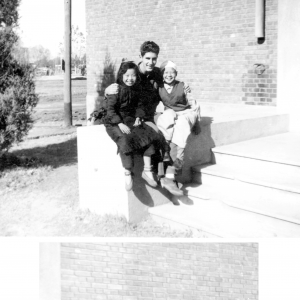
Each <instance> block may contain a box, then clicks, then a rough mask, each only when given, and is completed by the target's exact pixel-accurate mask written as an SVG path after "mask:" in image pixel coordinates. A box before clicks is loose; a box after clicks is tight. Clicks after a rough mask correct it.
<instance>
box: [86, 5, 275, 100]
mask: <svg viewBox="0 0 300 300" xmlns="http://www.w3.org/2000/svg"><path fill="white" fill-rule="evenodd" d="M277 2H278V0H266V39H265V41H264V43H262V44H258V42H257V39H256V38H255V35H254V24H255V1H254V0H209V1H208V0H156V1H152V0H143V1H140V0H127V1H123V0H114V1H104V0H86V13H87V16H86V18H87V34H88V36H87V66H88V93H89V94H92V93H93V92H94V90H95V83H96V81H97V80H99V79H98V78H99V77H100V75H103V73H104V61H105V58H109V60H110V61H111V62H112V63H115V64H116V68H118V67H119V64H120V61H121V59H122V58H123V57H126V58H128V59H133V60H135V61H136V62H138V60H139V57H138V56H139V51H138V50H139V47H140V45H141V44H142V43H143V42H144V41H146V40H153V41H155V42H156V43H158V44H159V46H160V47H161V54H160V56H159V61H158V65H160V63H161V62H163V61H164V60H166V59H170V60H173V61H174V62H175V63H176V64H177V65H178V67H179V78H180V79H181V80H183V81H186V82H188V83H189V84H190V86H191V87H192V89H193V91H194V93H195V95H197V97H198V99H200V100H201V101H210V102H231V103H247V104H260V105H275V103H276V70H277V67H276V64H277ZM256 63H260V64H264V65H265V66H266V68H267V69H266V71H265V73H264V74H263V75H261V76H258V75H256V74H255V73H254V67H253V65H254V64H256ZM108 73H109V72H108Z"/></svg>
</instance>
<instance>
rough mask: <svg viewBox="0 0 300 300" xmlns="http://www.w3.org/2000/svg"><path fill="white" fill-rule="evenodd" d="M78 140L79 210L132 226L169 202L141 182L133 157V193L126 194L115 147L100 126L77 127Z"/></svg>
mask: <svg viewBox="0 0 300 300" xmlns="http://www.w3.org/2000/svg"><path fill="white" fill-rule="evenodd" d="M77 136H78V172H79V174H78V178H79V200H80V208H82V209H89V210H90V211H92V212H95V213H97V214H99V215H106V214H117V215H120V216H124V217H125V218H126V219H127V220H128V221H130V222H134V223H135V222H139V221H141V220H142V219H143V218H145V217H146V216H147V215H148V208H149V207H154V206H157V205H160V204H164V203H168V202H170V200H169V199H171V195H170V194H169V193H168V192H167V191H165V190H164V189H162V188H157V189H154V188H152V187H150V186H148V185H146V183H145V181H144V180H143V179H142V178H141V172H142V169H143V161H142V158H141V157H135V168H134V173H135V177H134V186H133V190H132V191H130V192H127V191H126V190H125V187H124V169H123V167H122V164H121V159H120V157H119V156H118V155H117V146H116V144H115V143H114V142H113V141H112V140H111V139H110V137H109V136H108V135H107V133H106V130H105V127H104V126H103V125H94V126H88V127H80V128H78V129H77Z"/></svg>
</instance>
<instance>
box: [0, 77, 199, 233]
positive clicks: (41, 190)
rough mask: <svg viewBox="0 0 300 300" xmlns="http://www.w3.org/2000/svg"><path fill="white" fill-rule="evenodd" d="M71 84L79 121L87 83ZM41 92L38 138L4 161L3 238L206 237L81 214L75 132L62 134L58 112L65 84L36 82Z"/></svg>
mask: <svg viewBox="0 0 300 300" xmlns="http://www.w3.org/2000/svg"><path fill="white" fill-rule="evenodd" d="M72 86H73V93H74V95H75V97H74V99H75V101H74V102H75V103H77V104H78V105H79V106H78V109H76V110H74V116H73V119H75V118H76V117H77V116H78V112H79V111H80V112H81V113H82V115H83V114H84V113H85V95H86V81H84V80H78V82H77V80H73V81H72ZM37 92H38V93H39V94H40V102H39V104H38V107H37V109H36V113H35V120H36V122H35V128H34V130H36V129H37V128H38V130H39V131H38V132H39V134H38V135H37V136H34V137H33V136H32V135H29V138H27V139H25V140H24V141H23V142H22V143H20V144H19V145H16V146H14V147H13V148H12V149H11V150H10V154H11V155H14V156H12V160H11V161H9V162H6V163H5V161H4V160H3V159H2V161H1V160H0V235H1V236H103V237H104V236H105V237H107V236H109V237H119V236H126V237H127V236H128V237H129V236H132V237H134V236H141V237H154V236H157V237H194V236H197V237H203V236H205V235H203V234H202V233H201V232H199V233H192V232H191V231H189V230H171V229H170V228H169V227H164V226H161V225H157V224H156V223H154V222H153V221H152V220H150V219H148V220H145V221H144V222H142V223H140V224H138V225H135V224H129V223H127V221H126V220H125V219H124V218H121V217H117V216H112V215H110V216H105V217H100V216H98V215H95V214H92V213H90V212H89V211H82V210H80V209H79V208H78V203H79V197H78V178H77V139H76V131H75V130H64V128H63V127H62V120H63V118H62V117H63V113H62V111H60V110H59V106H60V105H61V104H62V102H63V95H62V92H63V82H62V81H45V80H43V81H37ZM49 103H50V104H51V105H50V106H49ZM75 111H77V113H75ZM45 112H46V114H45ZM80 118H81V117H80ZM81 121H82V120H81ZM58 129H59V131H58ZM58 132H59V134H58ZM43 133H45V134H43ZM15 156H16V157H17V158H18V159H14V157H15Z"/></svg>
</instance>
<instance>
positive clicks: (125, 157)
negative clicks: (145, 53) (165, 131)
mask: <svg viewBox="0 0 300 300" xmlns="http://www.w3.org/2000/svg"><path fill="white" fill-rule="evenodd" d="M117 83H118V84H119V91H118V93H117V94H112V95H107V114H106V117H105V121H104V124H105V126H106V131H107V133H108V135H109V136H110V137H111V138H112V140H113V141H114V142H115V143H116V144H117V146H118V151H119V153H120V157H121V161H122V165H123V167H124V169H125V188H126V190H127V191H130V190H131V189H132V185H133V180H132V169H133V155H134V154H135V153H143V160H144V171H143V173H142V177H143V178H144V179H145V180H146V181H147V182H148V184H149V185H151V186H153V187H156V186H157V182H156V181H155V179H154V177H153V173H152V170H151V155H152V154H154V153H155V147H154V145H155V143H159V140H160V139H163V136H162V135H161V137H160V135H159V134H158V133H156V132H155V131H154V130H153V129H152V128H151V127H149V126H147V125H145V124H144V123H143V122H142V118H143V117H144V116H145V111H144V109H143V106H141V105H140V103H139V99H140V96H141V88H140V85H139V83H140V77H139V71H138V67H137V66H136V65H135V64H134V63H133V62H123V63H122V64H121V66H120V69H119V71H118V75H117Z"/></svg>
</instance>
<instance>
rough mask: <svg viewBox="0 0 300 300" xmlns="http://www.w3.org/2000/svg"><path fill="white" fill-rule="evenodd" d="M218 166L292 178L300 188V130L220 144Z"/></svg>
mask: <svg viewBox="0 0 300 300" xmlns="http://www.w3.org/2000/svg"><path fill="white" fill-rule="evenodd" d="M212 150H213V153H214V155H215V161H216V163H217V164H218V165H222V166H227V167H230V168H231V169H233V170H235V171H237V172H243V173H250V174H253V173H254V172H255V173H256V175H255V176H256V177H260V178H262V177H269V176H272V181H273V180H276V181H278V180H279V181H281V182H282V181H285V184H288V183H289V182H291V181H292V183H291V184H292V185H293V186H299V187H300V155H299V153H300V133H292V132H288V133H283V134H276V135H273V136H268V137H264V138H258V139H254V140H249V141H244V142H240V143H236V144H232V145H226V146H221V147H216V148H214V149H212Z"/></svg>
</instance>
